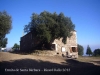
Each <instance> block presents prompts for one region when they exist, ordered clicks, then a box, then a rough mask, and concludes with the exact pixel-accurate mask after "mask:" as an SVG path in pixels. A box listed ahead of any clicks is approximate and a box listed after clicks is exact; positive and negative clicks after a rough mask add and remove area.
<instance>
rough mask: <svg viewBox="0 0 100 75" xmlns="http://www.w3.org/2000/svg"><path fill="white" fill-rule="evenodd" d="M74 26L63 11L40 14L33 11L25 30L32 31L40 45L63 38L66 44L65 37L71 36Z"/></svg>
mask: <svg viewBox="0 0 100 75" xmlns="http://www.w3.org/2000/svg"><path fill="white" fill-rule="evenodd" d="M74 28H75V25H74V24H73V23H72V21H71V18H69V17H67V16H65V15H64V14H63V13H60V14H57V13H56V12H54V13H50V12H47V11H44V12H41V13H40V14H36V13H33V14H32V16H31V22H29V24H28V25H25V27H24V31H25V32H27V33H28V32H32V33H33V34H34V35H35V36H36V37H37V38H39V39H40V41H41V43H42V45H43V44H47V43H51V42H53V41H54V40H55V39H59V38H63V39H62V42H63V43H64V44H66V41H67V37H71V36H72V33H71V31H73V30H74Z"/></svg>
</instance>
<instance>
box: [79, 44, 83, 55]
mask: <svg viewBox="0 0 100 75" xmlns="http://www.w3.org/2000/svg"><path fill="white" fill-rule="evenodd" d="M83 51H84V48H83V46H81V45H79V44H78V55H81V56H82V55H83V53H84V52H83Z"/></svg>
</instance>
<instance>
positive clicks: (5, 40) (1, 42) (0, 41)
mask: <svg viewBox="0 0 100 75" xmlns="http://www.w3.org/2000/svg"><path fill="white" fill-rule="evenodd" d="M7 40H8V39H7V38H2V39H1V40H0V47H6V44H7Z"/></svg>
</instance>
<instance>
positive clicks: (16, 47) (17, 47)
mask: <svg viewBox="0 0 100 75" xmlns="http://www.w3.org/2000/svg"><path fill="white" fill-rule="evenodd" d="M19 48H20V46H19V45H18V44H17V43H15V44H14V46H13V47H12V49H14V50H19Z"/></svg>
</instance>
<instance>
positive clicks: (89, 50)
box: [86, 45, 92, 56]
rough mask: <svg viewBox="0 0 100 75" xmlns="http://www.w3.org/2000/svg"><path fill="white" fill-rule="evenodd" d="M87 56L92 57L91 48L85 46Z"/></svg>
mask: <svg viewBox="0 0 100 75" xmlns="http://www.w3.org/2000/svg"><path fill="white" fill-rule="evenodd" d="M86 54H87V55H89V56H90V55H92V51H91V48H90V47H89V45H88V46H87V52H86Z"/></svg>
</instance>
